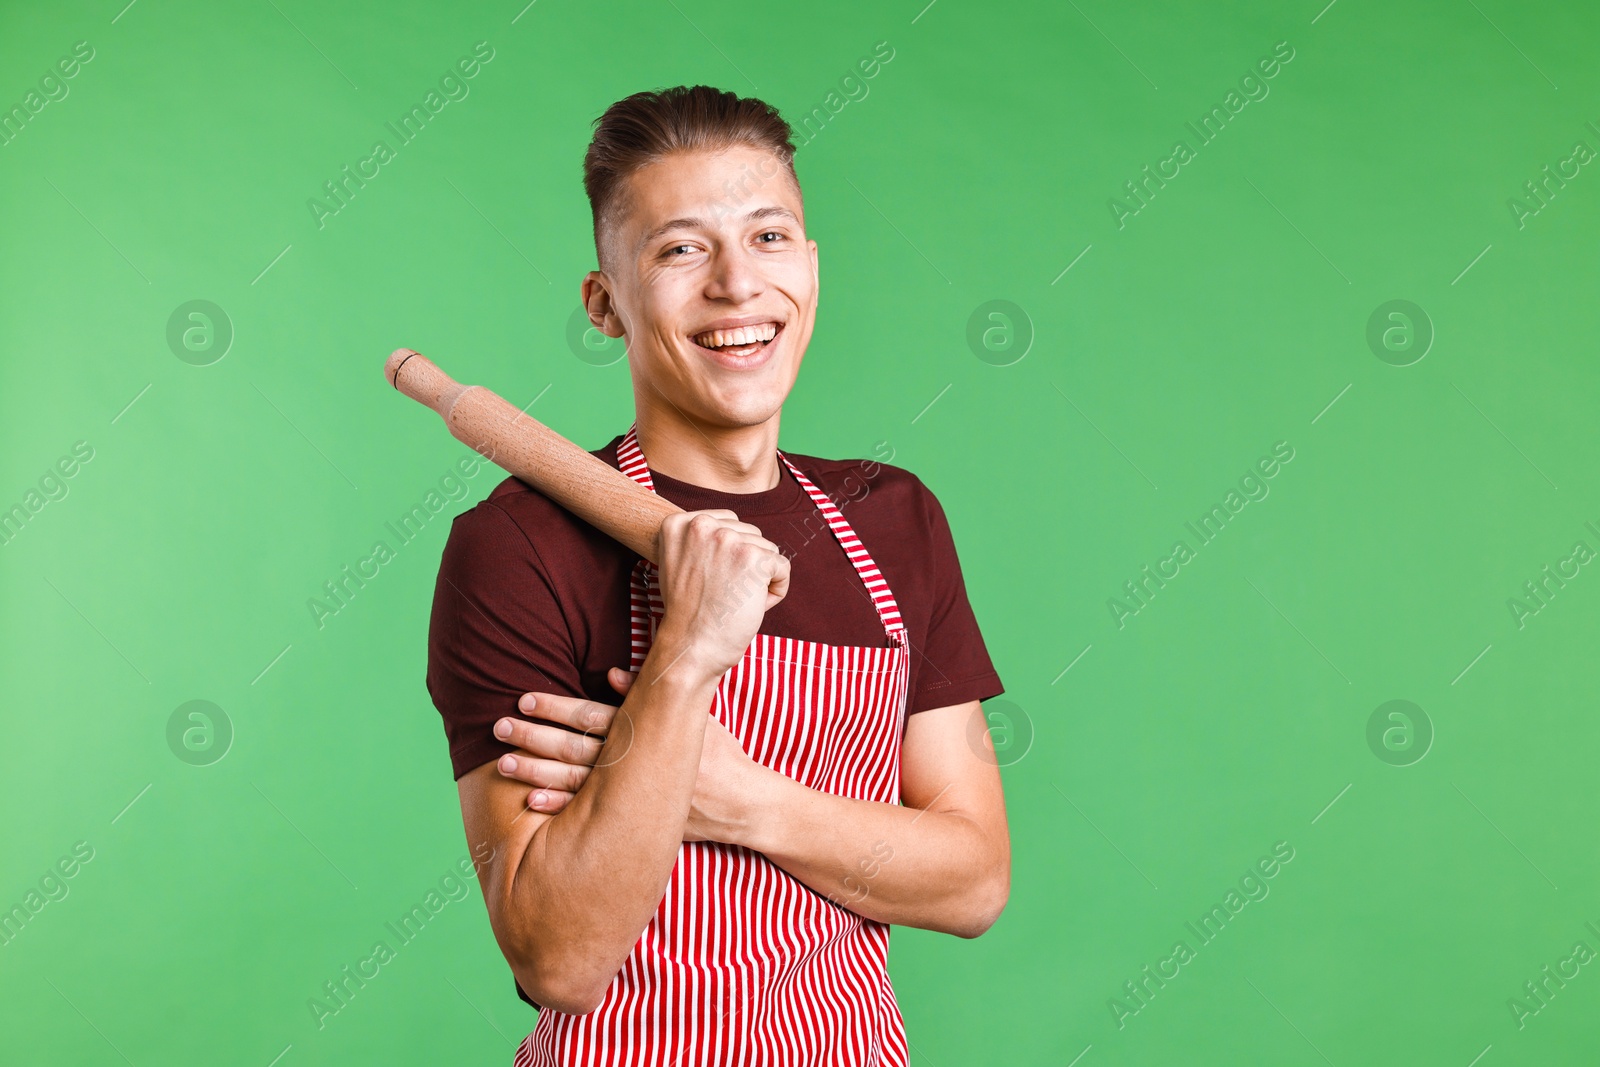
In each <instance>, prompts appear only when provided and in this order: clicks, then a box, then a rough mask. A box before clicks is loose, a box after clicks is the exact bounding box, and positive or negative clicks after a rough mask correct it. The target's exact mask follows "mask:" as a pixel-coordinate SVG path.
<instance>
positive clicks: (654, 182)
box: [619, 146, 804, 248]
mask: <svg viewBox="0 0 1600 1067" xmlns="http://www.w3.org/2000/svg"><path fill="white" fill-rule="evenodd" d="M622 193H623V195H622V196H621V197H619V199H620V200H621V201H622V204H623V205H624V211H623V213H622V216H621V218H620V220H619V221H621V222H622V224H623V225H622V227H621V228H622V229H624V230H633V231H636V232H637V233H638V236H637V237H636V238H635V241H636V243H637V246H638V247H641V248H642V247H643V246H644V245H645V244H646V243H648V242H649V241H651V240H654V239H655V238H657V237H659V236H661V235H662V234H664V233H666V232H667V231H669V230H673V229H710V228H714V227H717V226H720V225H722V224H723V223H725V222H726V221H728V220H730V219H731V220H735V221H740V222H750V221H756V220H760V219H780V218H784V219H788V220H789V221H791V222H794V223H795V224H796V225H804V219H803V218H802V212H803V210H804V209H803V208H802V207H801V201H800V199H799V196H798V190H796V189H795V187H794V183H793V182H792V181H791V180H790V178H789V175H788V170H787V168H786V167H784V166H783V164H782V163H781V162H780V161H779V160H778V158H777V157H776V156H774V155H772V154H771V153H768V152H762V151H759V150H756V149H750V148H746V147H744V146H738V147H735V148H733V149H728V150H724V151H720V152H686V153H681V154H677V155H674V156H671V157H668V158H667V159H665V160H660V161H658V162H656V163H652V164H650V165H648V166H644V167H640V168H639V169H638V170H636V171H634V172H633V173H632V174H629V175H628V176H627V178H626V179H624V182H623V190H622Z"/></svg>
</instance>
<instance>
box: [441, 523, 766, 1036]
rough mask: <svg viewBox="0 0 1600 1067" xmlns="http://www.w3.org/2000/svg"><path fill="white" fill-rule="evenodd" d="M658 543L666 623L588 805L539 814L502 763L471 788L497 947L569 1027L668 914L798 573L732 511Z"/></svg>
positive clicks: (585, 798) (481, 772)
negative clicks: (744, 663) (720, 703)
mask: <svg viewBox="0 0 1600 1067" xmlns="http://www.w3.org/2000/svg"><path fill="white" fill-rule="evenodd" d="M659 537H660V545H661V553H660V554H661V561H660V573H661V587H662V598H663V600H664V602H665V604H666V605H667V610H666V615H665V616H664V617H663V619H662V621H661V625H660V627H659V628H658V629H657V632H656V637H655V641H654V642H653V644H652V647H651V650H650V653H649V655H648V656H647V657H646V658H645V661H644V664H643V665H642V667H641V669H640V671H639V676H638V677H637V678H636V679H635V680H634V682H633V684H632V685H631V686H629V688H628V693H627V696H626V697H625V698H624V700H623V703H622V706H621V707H620V708H617V709H616V710H615V712H614V713H612V715H611V717H610V720H609V728H608V731H607V733H606V738H605V741H604V743H603V744H602V745H601V746H600V748H599V750H598V751H597V752H595V753H594V754H593V755H594V760H595V762H594V766H593V769H592V770H591V771H590V773H589V774H588V776H587V778H586V781H585V782H584V786H585V788H584V789H583V791H582V793H581V794H580V795H578V796H575V797H573V798H572V800H571V802H570V803H568V804H567V805H566V806H565V807H564V808H562V810H561V811H559V812H558V813H542V812H536V811H530V810H529V809H528V807H527V799H526V798H527V789H526V787H523V786H521V785H517V784H514V783H512V782H510V781H508V780H506V779H504V778H503V777H501V776H500V775H499V773H498V771H497V769H496V767H495V764H493V763H485V764H483V765H482V766H480V767H477V768H475V769H474V770H472V771H470V772H468V773H467V774H465V775H462V777H461V778H460V779H459V781H458V788H459V792H460V796H461V817H462V821H463V823H464V824H465V827H466V831H467V843H468V845H469V846H470V847H471V848H472V850H473V852H474V854H477V853H478V852H479V851H480V847H479V846H480V845H488V846H490V847H491V848H492V849H493V850H494V851H493V853H492V858H491V859H490V861H489V862H488V864H487V870H486V871H484V872H482V873H481V874H480V876H479V883H480V885H481V886H482V888H483V894H484V901H485V903H486V904H487V906H488V911H489V922H490V925H491V926H492V928H493V929H494V934H495V940H496V941H498V942H499V945H500V950H501V952H502V954H503V955H504V956H505V958H506V962H507V963H509V964H510V965H511V969H512V973H513V974H515V975H516V977H517V982H518V984H519V985H521V986H522V988H523V990H524V992H526V993H527V994H528V995H529V996H530V997H531V998H533V999H534V1000H535V1001H536V1002H537V1003H539V1004H541V1005H545V1006H550V1007H554V1008H555V1009H556V1010H557V1011H562V1012H567V1013H569V1014H585V1013H587V1012H590V1011H593V1010H594V1009H595V1008H596V1007H598V1006H599V1004H600V1002H601V1000H602V998H603V997H604V995H605V990H606V987H607V986H609V985H610V983H611V982H612V980H613V979H614V978H615V977H616V975H617V972H618V971H619V970H621V968H622V965H623V963H625V962H626V960H627V958H628V954H629V952H631V951H632V949H633V946H634V944H635V943H637V941H638V940H639V935H640V933H641V932H642V931H643V930H644V929H645V928H646V927H647V926H648V925H649V922H650V918H651V916H652V915H653V914H654V913H655V910H656V908H657V907H658V906H659V905H660V903H661V899H662V896H663V895H664V894H665V892H666V887H667V882H668V881H669V879H670V878H671V876H672V868H673V865H674V864H675V863H676V862H677V858H678V850H679V848H680V847H681V845H682V843H683V837H684V829H685V824H686V823H687V822H688V821H689V819H690V817H691V814H692V813H693V811H694V810H695V809H694V806H693V801H694V797H695V786H696V782H697V779H698V776H699V773H700V764H701V755H702V748H703V747H704V745H703V742H704V740H705V735H706V725H707V723H708V722H710V721H711V716H710V714H709V708H710V706H711V702H712V700H713V699H714V696H715V693H716V688H717V683H718V682H719V681H720V679H721V678H722V676H723V675H724V674H726V673H727V672H728V670H729V669H730V668H731V667H732V666H733V665H734V664H735V663H737V662H738V660H739V658H740V657H741V656H742V655H743V654H744V650H745V648H746V647H747V646H748V645H749V643H750V640H751V638H752V637H753V636H754V635H755V633H756V631H757V629H758V628H759V626H760V623H761V619H762V617H763V615H764V614H765V612H766V610H767V608H768V607H770V606H771V605H772V604H774V603H777V602H778V601H779V600H781V599H782V598H783V596H784V595H785V593H787V591H788V585H789V563H788V560H787V559H786V558H785V557H784V556H783V555H782V553H780V552H779V551H778V548H777V546H776V545H774V544H773V543H772V542H770V541H768V540H766V539H765V538H763V537H761V535H760V531H759V530H758V529H757V528H756V527H754V526H751V525H749V524H748V523H742V522H740V521H738V516H737V515H735V514H734V513H733V512H732V511H727V510H723V509H713V510H707V511H697V512H683V513H679V514H676V515H672V516H669V517H668V518H667V519H666V520H665V521H664V522H663V523H662V526H661V533H660V535H659ZM575 736H576V735H575Z"/></svg>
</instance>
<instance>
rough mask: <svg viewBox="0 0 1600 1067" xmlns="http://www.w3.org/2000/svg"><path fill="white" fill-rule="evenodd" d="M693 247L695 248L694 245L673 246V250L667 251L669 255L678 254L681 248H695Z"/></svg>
mask: <svg viewBox="0 0 1600 1067" xmlns="http://www.w3.org/2000/svg"><path fill="white" fill-rule="evenodd" d="M693 247H694V246H693V245H673V246H672V247H671V248H669V249H667V251H668V252H669V253H672V252H676V251H677V250H678V249H680V248H693Z"/></svg>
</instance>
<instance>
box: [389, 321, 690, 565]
mask: <svg viewBox="0 0 1600 1067" xmlns="http://www.w3.org/2000/svg"><path fill="white" fill-rule="evenodd" d="M383 376H384V377H385V378H387V379H388V380H389V383H390V384H391V385H393V386H394V387H395V388H396V389H398V390H400V391H401V392H402V393H404V394H405V395H406V396H409V397H410V398H411V399H413V400H415V401H417V402H418V403H420V404H422V405H423V406H425V407H429V408H432V409H433V410H434V411H436V412H438V413H439V416H440V417H441V418H443V419H444V423H445V425H446V426H448V427H449V428H450V433H451V434H452V435H453V436H454V437H455V438H456V440H458V441H460V442H462V443H463V444H465V445H466V446H467V447H468V448H471V449H473V450H474V451H476V452H478V453H479V454H481V455H482V456H483V457H484V458H485V459H488V460H491V461H492V462H494V463H496V464H498V465H499V466H500V467H502V468H504V469H505V471H506V472H507V473H509V474H512V475H515V476H516V477H518V478H520V479H522V480H523V481H524V482H527V483H528V484H529V485H531V486H532V487H533V488H535V489H537V490H539V492H541V493H543V494H544V495H545V496H547V497H549V498H550V499H552V500H554V501H555V502H556V503H558V504H560V505H561V506H562V507H564V508H566V509H567V510H568V511H570V512H572V513H573V514H574V515H576V516H578V517H579V518H580V519H583V520H584V521H585V522H587V523H588V524H589V525H591V526H593V527H594V528H595V529H597V530H599V531H600V532H601V533H603V534H606V535H607V536H609V537H612V538H615V539H616V540H617V541H619V542H621V543H622V544H623V545H626V546H627V547H628V548H630V549H632V550H633V551H634V552H636V553H638V554H639V555H641V556H643V557H644V558H645V559H647V560H649V561H650V562H652V563H656V564H659V563H660V562H661V556H660V549H659V547H658V543H657V535H658V534H659V533H660V531H661V523H662V521H663V520H664V519H666V517H667V516H668V515H675V514H677V513H679V512H681V511H682V510H683V509H682V508H680V507H678V506H677V505H676V504H674V503H672V502H671V501H669V500H667V499H665V498H664V497H661V496H657V495H656V494H655V493H652V492H651V491H650V490H648V489H646V488H645V487H644V486H642V485H640V484H639V483H638V482H636V481H634V480H633V479H632V478H630V477H628V476H627V475H626V474H623V473H622V472H621V471H619V470H617V469H616V468H615V467H613V466H611V465H610V464H608V463H606V462H605V461H604V460H602V459H600V458H598V457H596V456H594V455H591V454H590V453H588V452H586V451H584V450H583V449H582V448H579V447H578V446H577V445H575V444H573V443H572V442H571V441H569V440H567V439H566V438H565V437H563V436H561V435H560V434H558V433H556V432H555V431H554V430H552V429H550V427H548V426H546V425H544V424H543V423H542V422H540V421H539V420H537V419H535V418H533V417H532V416H530V415H526V414H524V413H523V412H522V411H520V410H519V409H518V408H517V407H515V406H514V405H513V404H512V403H511V402H510V401H508V400H506V399H505V398H504V397H502V396H500V395H499V394H497V393H495V392H492V391H491V390H489V389H485V388H484V387H483V386H481V385H462V384H461V383H459V382H457V381H455V380H453V379H452V378H451V377H450V375H448V374H446V373H445V372H444V371H442V370H440V369H439V368H438V367H437V366H435V365H434V363H433V361H432V360H430V359H428V357H426V356H424V355H422V354H421V353H420V352H413V351H412V350H411V349H409V348H397V349H395V350H394V353H393V354H392V355H391V356H390V357H389V358H388V360H386V361H385V362H384V365H383Z"/></svg>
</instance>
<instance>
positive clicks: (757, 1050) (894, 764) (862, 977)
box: [513, 427, 911, 1067]
mask: <svg viewBox="0 0 1600 1067" xmlns="http://www.w3.org/2000/svg"><path fill="white" fill-rule="evenodd" d="M635 428H636V427H635ZM635 428H630V429H629V430H628V433H627V436H626V437H624V438H623V441H622V444H621V446H620V448H619V449H618V453H617V458H618V465H619V466H620V467H621V469H622V471H623V473H625V474H627V475H628V476H629V477H631V478H633V480H634V481H636V482H638V483H639V484H640V485H642V486H644V487H645V488H646V489H648V490H650V491H651V492H655V485H654V483H653V482H652V480H651V478H650V469H649V467H648V466H646V464H645V459H644V456H643V454H642V453H641V452H640V451H639V443H638V440H637V437H636V435H635ZM778 458H779V460H781V461H782V463H783V465H784V466H785V467H786V468H787V469H788V470H789V472H790V473H791V474H793V475H794V478H795V480H796V481H797V482H799V483H800V486H801V488H803V489H804V490H805V492H806V494H807V495H808V496H810V497H811V500H812V502H813V503H815V504H816V506H817V508H818V510H820V511H821V512H822V515H823V517H824V518H825V519H826V520H827V523H828V528H829V530H831V531H832V533H833V536H834V537H835V538H837V539H838V542H839V545H840V547H841V548H843V549H844V552H845V554H846V555H847V556H848V557H849V559H850V562H851V563H853V564H854V565H855V569H856V573H857V574H858V575H859V576H860V578H861V581H862V583H863V584H864V585H865V586H866V589H867V592H868V594H869V595H870V596H871V599H872V603H873V606H874V607H875V608H876V609H877V612H878V618H879V619H880V621H881V622H882V623H883V629H884V633H885V635H886V637H887V644H886V646H884V647H867V646H841V645H827V644H821V643H819V642H814V641H800V640H796V639H794V638H788V637H773V636H769V635H767V634H757V635H756V637H755V640H754V641H752V642H751V643H750V647H749V648H747V649H746V650H745V653H744V656H743V658H742V659H741V660H740V661H739V663H738V664H737V665H735V666H734V667H733V669H731V670H730V671H728V673H727V674H725V675H724V676H723V677H722V680H721V682H720V683H719V684H718V686H717V689H716V695H715V698H714V700H713V702H712V706H711V708H710V709H708V710H709V711H710V713H711V714H713V715H715V716H716V717H717V719H718V721H719V722H721V723H722V725H723V726H725V727H727V728H728V731H729V732H730V733H732V734H733V736H734V737H736V738H738V740H739V744H740V745H741V746H742V747H743V748H744V750H745V752H747V753H748V754H749V755H750V757H751V758H752V759H754V760H755V761H756V762H758V763H760V764H762V765H763V766H765V767H769V768H771V769H773V770H775V771H778V772H779V773H781V774H785V775H788V776H789V777H790V778H793V779H794V780H796V781H798V782H800V783H801V784H803V785H806V786H809V787H810V788H812V789H817V790H820V791H823V792H827V793H834V794H837V795H840V796H847V797H855V798H857V799H860V800H871V801H877V802H879V803H884V804H898V803H899V802H900V738H901V733H902V729H903V724H904V715H905V704H906V689H907V684H908V679H909V676H910V662H911V656H910V651H909V649H910V644H909V641H908V638H907V635H906V629H905V625H904V623H903V622H902V621H901V619H900V611H899V608H898V607H897V606H896V604H895V600H894V595H893V594H892V593H891V592H890V591H889V585H888V583H887V582H886V581H885V580H884V578H883V575H882V574H881V573H879V571H878V568H877V566H876V565H875V564H874V563H873V562H872V557H871V556H870V555H868V554H867V550H866V549H865V548H864V547H862V544H861V541H860V540H859V539H858V538H857V537H856V535H855V531H854V530H852V529H851V528H850V524H849V523H847V522H846V521H845V519H844V516H843V515H842V514H840V512H839V509H838V508H837V507H835V506H834V504H833V501H831V500H830V499H828V497H827V496H826V495H825V494H824V493H822V492H821V491H820V490H819V489H817V487H816V486H815V485H813V484H812V483H811V480H810V479H808V478H807V477H806V476H805V475H804V474H802V473H801V472H800V470H799V468H797V467H795V465H794V464H793V463H791V462H789V459H788V457H786V456H784V454H783V453H782V452H781V451H780V452H779V453H778ZM661 617H662V602H661V587H660V582H659V573H658V572H657V569H656V567H655V565H654V564H651V563H650V562H649V561H647V560H640V561H639V564H638V565H637V566H636V568H635V570H634V580H633V590H632V624H633V661H632V665H631V669H632V670H635V671H637V670H638V669H639V668H640V666H641V665H642V664H643V663H644V658H645V655H646V653H648V652H649V650H650V644H651V641H652V639H653V638H654V636H655V633H656V628H657V626H658V624H659V623H660V621H661ZM874 852H876V850H874ZM891 855H892V853H891ZM862 859H863V864H862V867H861V870H860V871H859V872H856V877H855V880H854V882H852V883H851V884H852V885H855V884H858V883H861V884H865V887H866V890H867V891H870V888H871V887H870V883H869V882H868V880H869V879H870V877H871V874H872V873H875V870H876V868H875V867H874V866H873V863H874V862H875V861H876V860H877V859H878V857H877V856H876V855H873V856H863V857H862ZM859 899H860V897H859V896H853V897H852V899H851V900H849V901H845V902H842V903H836V902H834V901H833V900H830V899H828V898H827V897H825V896H823V895H822V894H820V893H818V892H816V891H815V890H814V889H812V888H811V887H810V886H808V885H806V884H805V883H804V882H801V881H800V880H799V879H797V878H795V877H794V876H792V875H790V874H789V873H788V872H787V871H785V870H783V869H782V868H781V867H779V866H777V865H776V864H774V863H772V862H771V861H770V860H768V859H767V858H766V857H765V856H763V855H762V854H761V853H759V852H755V851H753V850H751V849H748V848H745V847H743V846H740V845H725V844H721V843H718V842H712V841H704V842H702V841H688V842H684V843H683V844H682V845H680V846H679V850H678V859H677V862H676V863H675V864H674V865H673V868H672V874H671V877H670V878H669V879H668V882H667V889H666V894H665V895H664V896H663V897H662V900H661V903H660V905H659V906H658V907H657V908H656V912H655V915H654V916H653V917H652V918H651V920H650V923H649V925H648V926H647V927H646V928H645V931H644V933H643V934H642V935H641V936H640V938H639V940H638V941H637V942H636V943H635V944H634V946H633V950H632V952H630V953H629V955H628V959H627V961H626V962H625V963H624V964H623V965H622V969H621V971H619V972H618V973H617V976H616V978H614V979H613V980H612V982H611V985H610V987H609V988H608V989H607V990H606V993H605V998H604V1000H602V1001H601V1003H600V1006H599V1007H598V1008H596V1009H595V1010H594V1011H592V1012H589V1013H588V1014H585V1015H569V1014H566V1013H563V1012H558V1011H554V1010H552V1009H550V1008H546V1009H544V1010H542V1011H540V1012H539V1018H538V1022H537V1023H536V1024H535V1026H534V1029H533V1032H532V1033H530V1034H529V1035H528V1036H527V1037H526V1038H524V1039H523V1041H522V1044H521V1045H520V1046H519V1047H518V1048H517V1052H516V1058H515V1060H514V1061H513V1062H514V1063H515V1065H516V1067H577V1065H580V1064H581V1065H584V1067H589V1065H602V1064H604V1065H613V1064H615V1065H622V1064H628V1065H635V1064H641V1065H642V1064H648V1065H651V1067H702V1065H710V1064H719V1065H720V1064H741V1065H742V1064H757V1065H764V1067H791V1065H793V1067H800V1065H805V1067H816V1065H828V1067H904V1065H905V1064H907V1063H908V1062H909V1057H908V1055H907V1051H906V1036H905V1026H904V1022H903V1020H902V1018H901V1015H900V1008H899V1005H898V1003H897V1002H896V1000H895V995H894V989H893V987H892V986H891V985H890V982H889V971H888V959H889V926H888V925H887V924H886V923H880V922H875V921H873V920H871V919H866V918H863V917H862V916H860V915H857V914H856V913H855V912H853V911H850V910H848V909H847V908H846V907H844V906H843V903H853V902H854V901H855V900H859Z"/></svg>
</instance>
